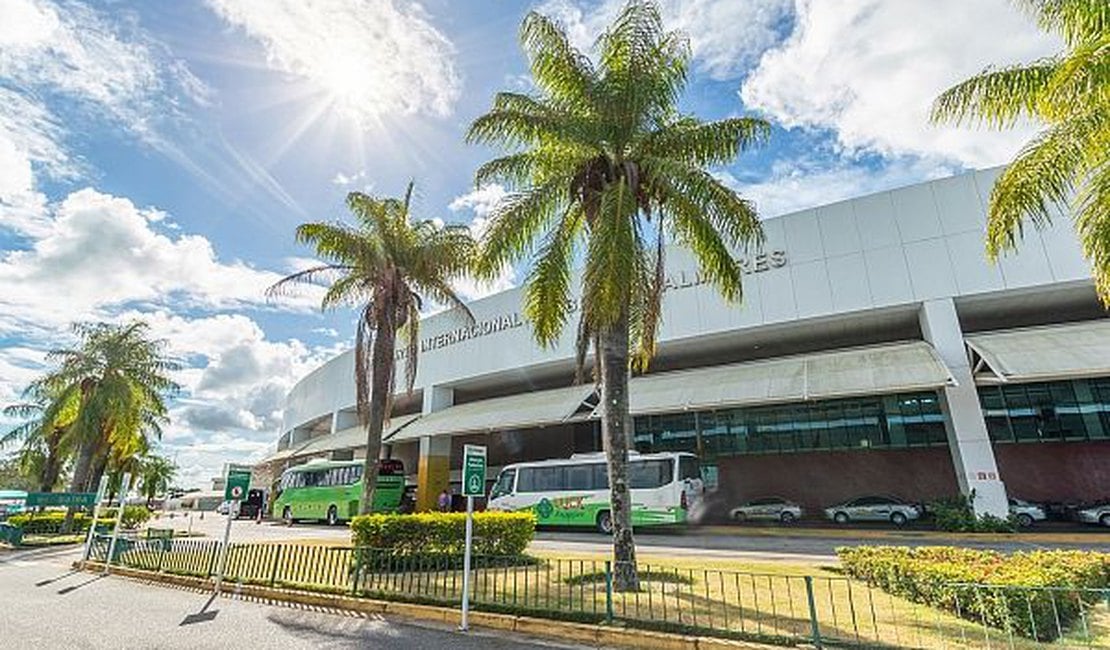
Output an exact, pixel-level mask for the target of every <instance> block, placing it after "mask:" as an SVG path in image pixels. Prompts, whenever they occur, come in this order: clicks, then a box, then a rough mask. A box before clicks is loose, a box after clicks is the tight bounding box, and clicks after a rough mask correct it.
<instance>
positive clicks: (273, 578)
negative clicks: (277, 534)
mask: <svg viewBox="0 0 1110 650" xmlns="http://www.w3.org/2000/svg"><path fill="white" fill-rule="evenodd" d="M283 547H284V546H283V545H282V544H278V545H277V553H274V566H273V567H271V569H270V586H271V587H273V586H274V585H275V584H277V572H278V567H279V566H281V549H282V548H283Z"/></svg>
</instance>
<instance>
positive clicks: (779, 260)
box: [397, 250, 786, 359]
mask: <svg viewBox="0 0 1110 650" xmlns="http://www.w3.org/2000/svg"><path fill="white" fill-rule="evenodd" d="M737 261H739V262H740V269H741V270H742V271H743V272H744V274H745V275H751V274H754V273H763V272H764V271H770V270H772V269H778V268H782V267H784V266H786V251H782V250H775V251H770V252H767V253H759V254H757V255H753V256H751V257H740V258H737ZM708 281H709V279H708V278H706V277H705V276H704V275H703V274H702V273H701V271H676V272H674V273H668V274H667V278H666V280H664V286H665V288H666V290H667V291H672V290H677V289H686V288H688V287H696V286H700V285H702V284H705V283H707V282H708ZM570 310H571V312H576V311H578V302H577V301H576V300H571V304H570ZM522 325H524V318H523V317H522V316H521V315H520V312H513V313H511V314H501V315H499V316H494V317H492V318H487V319H485V320H480V321H478V322H476V323H474V324H473V325H465V326H463V327H457V328H455V329H453V330H450V331H447V332H444V333H442V334H436V335H435V336H428V337H425V338H424V339H421V341H420V351H421V352H429V351H431V350H438V349H440V348H445V347H447V346H450V345H454V344H456V343H460V342H462V341H467V340H470V339H476V338H480V337H483V336H489V335H490V334H496V333H498V332H502V331H504V330H509V329H515V328H517V327H520V326H522ZM404 355H405V350H404V348H400V349H398V350H397V358H399V359H400V358H403V357H404Z"/></svg>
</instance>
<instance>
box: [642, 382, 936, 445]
mask: <svg viewBox="0 0 1110 650" xmlns="http://www.w3.org/2000/svg"><path fill="white" fill-rule="evenodd" d="M635 432H636V435H635V444H636V449H637V450H638V451H640V452H645V453H646V452H656V451H691V452H695V453H697V454H698V455H700V456H701V457H702V458H713V457H716V456H722V455H732V454H767V453H771V454H775V453H785V452H797V451H811V450H827V449H868V448H890V447H914V446H928V445H943V444H945V443H946V440H947V438H946V435H945V432H944V416H943V415H942V414H941V411H940V401H939V399H938V398H937V395H936V393H933V392H921V393H908V394H897V395H880V396H874V397H861V398H854V399H839V400H825V401H819V402H806V403H800V404H779V405H773V406H757V407H748V408H735V409H722V410H717V411H699V412H686V413H677V414H666V415H648V416H641V417H638V418H636V426H635Z"/></svg>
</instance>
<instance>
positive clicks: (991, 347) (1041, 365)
mask: <svg viewBox="0 0 1110 650" xmlns="http://www.w3.org/2000/svg"><path fill="white" fill-rule="evenodd" d="M966 340H967V346H968V348H970V350H971V353H972V357H973V359H972V361H973V363H974V368H975V378H976V380H978V381H982V382H984V383H997V382H1007V381H1046V380H1055V379H1074V378H1079V377H1095V376H1102V375H1108V374H1110V319H1102V320H1094V321H1084V322H1082V323H1069V324H1066V325H1052V326H1049V327H1031V328H1026V329H1017V330H1007V331H1003V332H990V333H986V334H972V335H970V336H968V337H967V339H966Z"/></svg>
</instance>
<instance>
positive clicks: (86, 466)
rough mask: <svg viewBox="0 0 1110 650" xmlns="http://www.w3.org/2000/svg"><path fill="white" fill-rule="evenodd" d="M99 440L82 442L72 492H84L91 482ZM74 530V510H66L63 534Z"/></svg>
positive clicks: (70, 486) (71, 487) (90, 438)
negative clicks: (90, 476)
mask: <svg viewBox="0 0 1110 650" xmlns="http://www.w3.org/2000/svg"><path fill="white" fill-rule="evenodd" d="M97 443H98V440H97V439H95V438H94V437H93V436H89V437H88V438H86V439H85V440H82V441H81V445H80V447H79V448H78V451H77V464H76V465H75V466H74V468H73V480H71V481H70V483H69V491H70V492H84V491H85V485H87V484H88V482H89V473H90V471H91V470H92V466H93V460H94V458H95V457H96V449H97V447H98V446H99V445H98V444H97ZM71 530H73V508H72V507H70V508H68V509H67V510H66V518H65V521H63V522H62V533H63V534H68V533H69V532H70V531H71Z"/></svg>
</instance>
